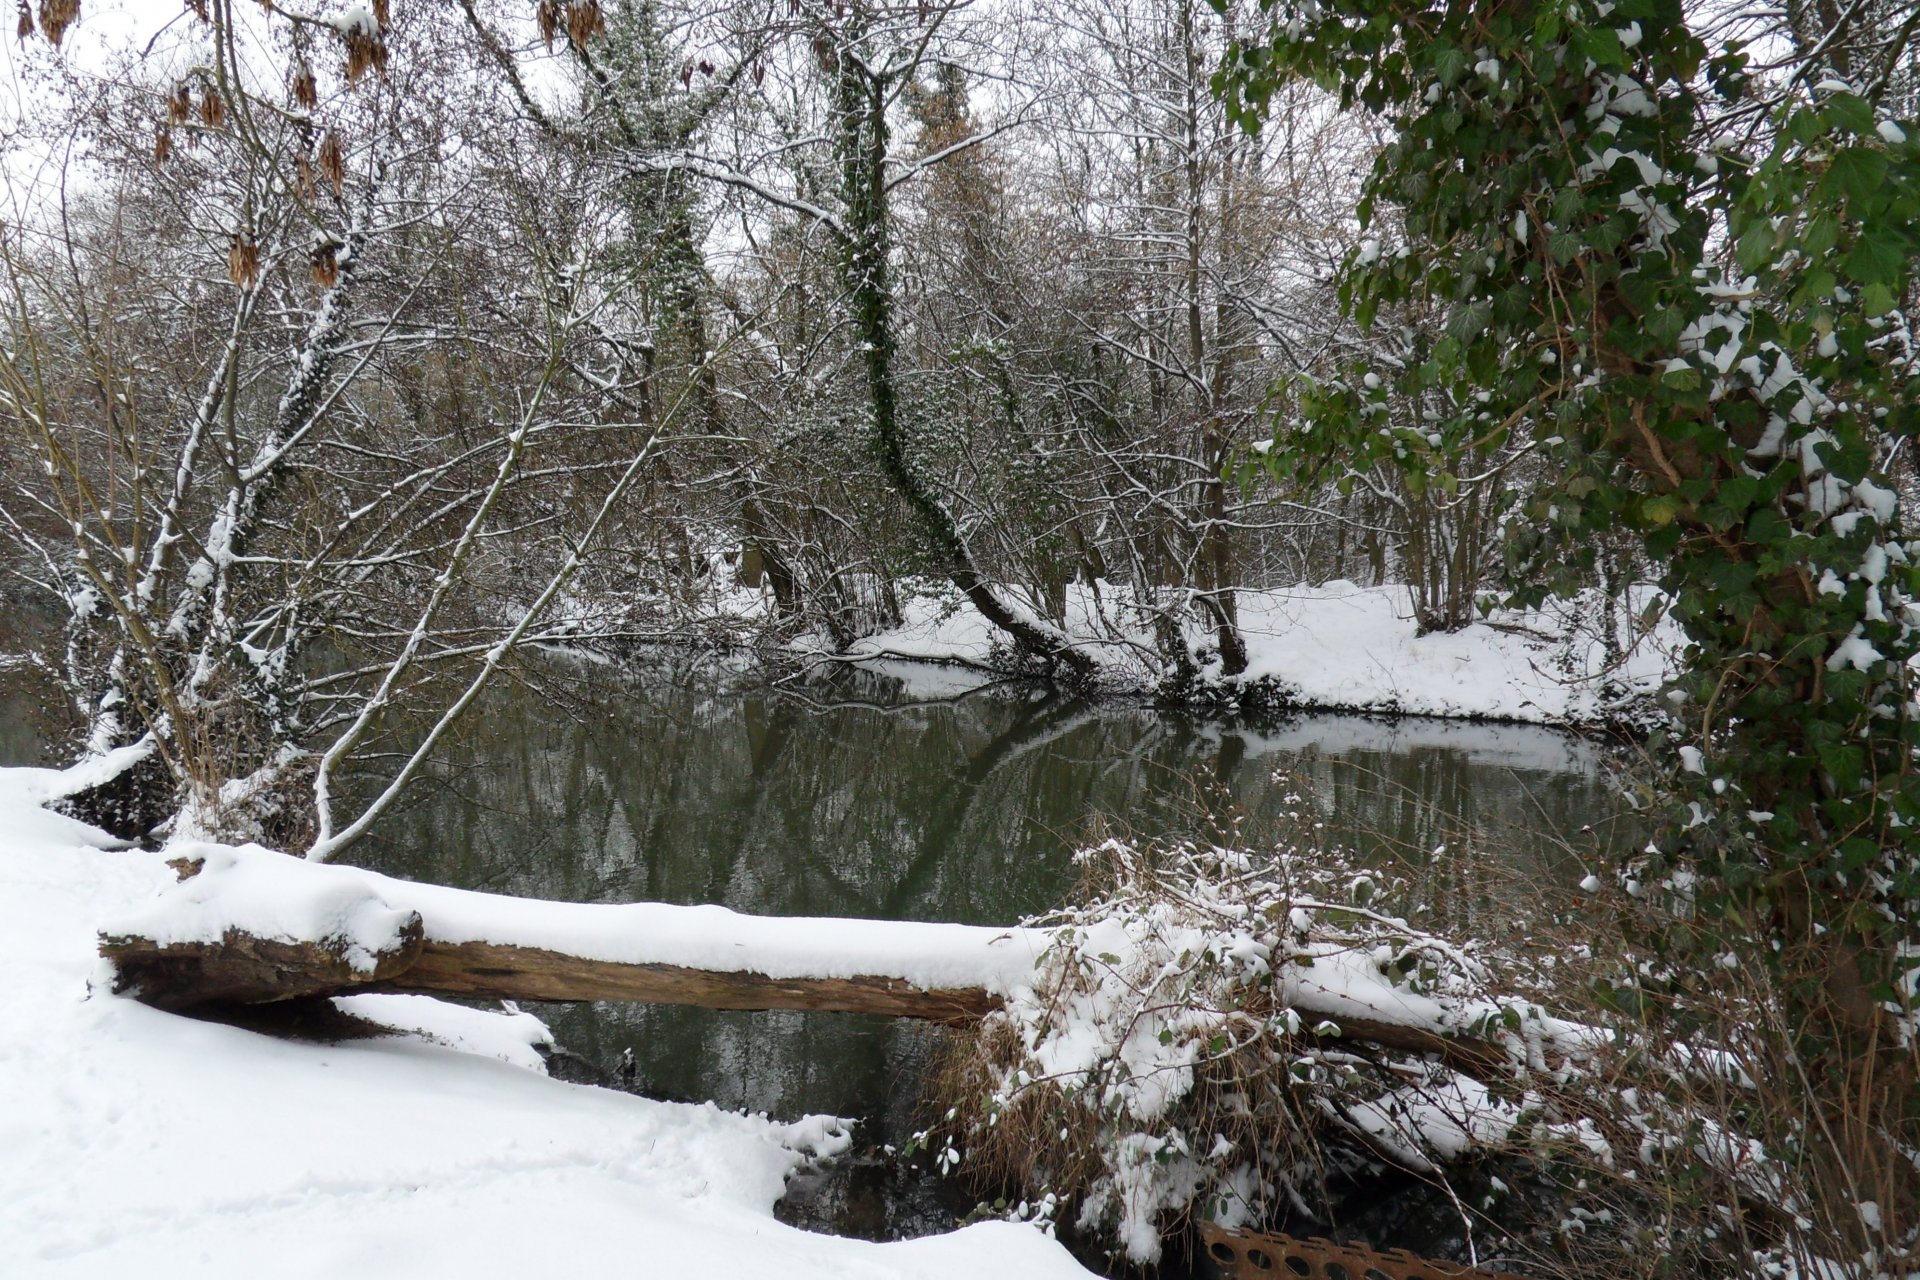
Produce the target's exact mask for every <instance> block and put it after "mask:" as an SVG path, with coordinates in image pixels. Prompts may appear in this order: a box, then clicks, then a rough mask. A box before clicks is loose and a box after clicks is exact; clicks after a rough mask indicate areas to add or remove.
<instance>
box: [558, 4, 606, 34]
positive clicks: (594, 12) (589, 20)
mask: <svg viewBox="0 0 1920 1280" xmlns="http://www.w3.org/2000/svg"><path fill="white" fill-rule="evenodd" d="M606 29H607V20H606V18H605V17H604V16H603V15H602V14H601V12H600V0H572V3H571V4H569V5H568V6H567V39H569V40H571V41H573V42H574V43H575V44H577V45H584V44H586V42H587V41H589V40H591V39H593V37H595V36H597V35H601V34H602V33H604V32H605V31H606Z"/></svg>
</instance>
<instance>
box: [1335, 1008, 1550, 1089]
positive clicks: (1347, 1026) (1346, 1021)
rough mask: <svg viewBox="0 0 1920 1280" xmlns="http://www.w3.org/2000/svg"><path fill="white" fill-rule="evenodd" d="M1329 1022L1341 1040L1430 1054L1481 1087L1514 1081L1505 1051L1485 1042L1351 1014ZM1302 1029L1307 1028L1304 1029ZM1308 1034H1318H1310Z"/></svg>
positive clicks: (1418, 1053) (1400, 1051)
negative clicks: (1476, 1081) (1479, 1083)
mask: <svg viewBox="0 0 1920 1280" xmlns="http://www.w3.org/2000/svg"><path fill="white" fill-rule="evenodd" d="M1300 1012H1302V1013H1311V1012H1312V1011H1311V1010H1307V1009H1302V1010H1300ZM1327 1020H1328V1021H1329V1022H1331V1023H1332V1024H1333V1025H1334V1026H1337V1027H1339V1028H1340V1030H1339V1034H1338V1038H1339V1039H1341V1040H1350V1041H1353V1042H1354V1044H1355V1045H1357V1046H1358V1045H1372V1046H1374V1047H1376V1048H1380V1049H1392V1050H1394V1051H1396V1052H1399V1053H1411V1054H1415V1055H1422V1056H1424V1055H1427V1054H1431V1055H1432V1056H1434V1057H1435V1058H1438V1059H1439V1060H1440V1061H1441V1062H1443V1063H1445V1064H1446V1065H1447V1066H1448V1067H1449V1068H1451V1069H1452V1070H1454V1071H1457V1072H1459V1073H1460V1074H1461V1075H1463V1076H1469V1077H1471V1078H1473V1079H1475V1080H1478V1081H1480V1082H1481V1083H1482V1084H1493V1083H1495V1082H1502V1083H1504V1082H1507V1081H1511V1080H1512V1079H1513V1067H1512V1064H1511V1062H1509V1060H1508V1058H1507V1052H1506V1050H1505V1049H1504V1048H1503V1047H1501V1046H1500V1045H1497V1044H1493V1043H1491V1042H1489V1041H1486V1040H1467V1039H1461V1038H1459V1037H1455V1036H1443V1035H1440V1034H1439V1033H1437V1032H1433V1031H1428V1030H1426V1029H1425V1028H1423V1027H1409V1026H1404V1025H1402V1024H1400V1023H1397V1022H1382V1021H1380V1020H1379V1019H1377V1018H1359V1017H1355V1016H1353V1015H1352V1014H1341V1015H1339V1016H1337V1017H1331V1016H1330V1017H1329V1018H1328V1019H1327ZM1303 1030H1307V1029H1306V1028H1303ZM1309 1034H1316V1033H1312V1032H1309Z"/></svg>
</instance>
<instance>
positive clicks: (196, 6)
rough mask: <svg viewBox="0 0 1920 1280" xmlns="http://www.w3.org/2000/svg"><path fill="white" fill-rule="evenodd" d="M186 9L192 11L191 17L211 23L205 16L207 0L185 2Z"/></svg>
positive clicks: (210, 19)
mask: <svg viewBox="0 0 1920 1280" xmlns="http://www.w3.org/2000/svg"><path fill="white" fill-rule="evenodd" d="M187 8H189V9H191V10H193V16H194V17H196V18H198V19H200V21H202V22H212V21H213V19H212V18H210V17H208V16H207V0H187Z"/></svg>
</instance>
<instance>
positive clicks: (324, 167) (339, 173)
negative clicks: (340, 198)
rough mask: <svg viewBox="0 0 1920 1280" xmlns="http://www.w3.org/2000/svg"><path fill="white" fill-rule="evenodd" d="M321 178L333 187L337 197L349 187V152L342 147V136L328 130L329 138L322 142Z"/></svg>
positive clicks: (323, 139) (320, 158)
mask: <svg viewBox="0 0 1920 1280" xmlns="http://www.w3.org/2000/svg"><path fill="white" fill-rule="evenodd" d="M318 158H319V161H320V176H321V177H323V178H325V179H326V180H327V182H328V184H329V185H330V186H332V187H333V194H335V195H336V196H337V195H339V194H340V193H341V191H343V190H344V189H345V188H346V185H347V151H346V148H345V147H343V146H341V145H340V135H339V133H338V132H336V131H335V130H332V129H329V130H327V136H326V137H324V138H322V139H321V140H320V155H319V157H318Z"/></svg>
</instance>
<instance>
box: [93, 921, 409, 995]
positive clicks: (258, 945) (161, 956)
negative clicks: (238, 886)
mask: <svg viewBox="0 0 1920 1280" xmlns="http://www.w3.org/2000/svg"><path fill="white" fill-rule="evenodd" d="M423 939H424V930H423V929H422V927H421V923H420V913H419V912H417V911H416V912H409V913H408V915H407V917H406V920H405V922H404V923H403V924H402V925H401V926H400V928H399V929H398V930H396V932H395V936H394V938H393V940H392V942H391V943H390V944H389V945H387V946H384V947H382V948H381V949H380V950H379V951H377V952H375V953H374V956H373V960H374V964H373V968H372V969H371V970H367V969H364V968H361V967H359V966H356V965H355V964H354V963H353V962H352V961H351V960H349V959H348V957H347V950H348V947H347V944H346V943H345V942H344V941H343V940H340V939H322V940H320V941H318V942H312V941H302V942H282V941H279V940H277V939H274V938H261V937H257V936H255V935H253V934H250V933H242V932H240V931H239V930H236V929H229V930H227V932H226V933H225V935H223V936H222V937H221V939H220V941H219V942H192V943H170V944H162V943H158V942H155V941H154V940H153V939H151V938H143V937H139V936H137V935H120V936H107V935H103V936H102V937H101V939H100V954H101V955H103V956H105V957H106V958H107V959H109V960H111V961H113V966H114V983H113V989H114V990H115V991H116V992H123V993H124V992H131V993H132V994H133V995H134V996H136V997H137V998H138V999H140V1000H141V1001H142V1002H144V1003H146V1004H150V1005H154V1006H156V1007H158V1008H161V1009H187V1008H192V1007H194V1006H196V1005H209V1004H258V1003H263V1002H266V1001H273V1000H291V999H294V998H296V997H299V996H314V995H330V994H337V993H339V992H341V991H345V990H350V989H352V988H354V987H359V986H363V985H365V984H366V983H368V982H377V981H380V980H383V979H386V978H392V977H395V976H397V975H399V974H401V973H403V972H405V971H406V970H407V969H408V968H409V967H411V966H412V965H413V963H414V961H416V960H418V959H419V958H420V951H421V944H422V941H423Z"/></svg>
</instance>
